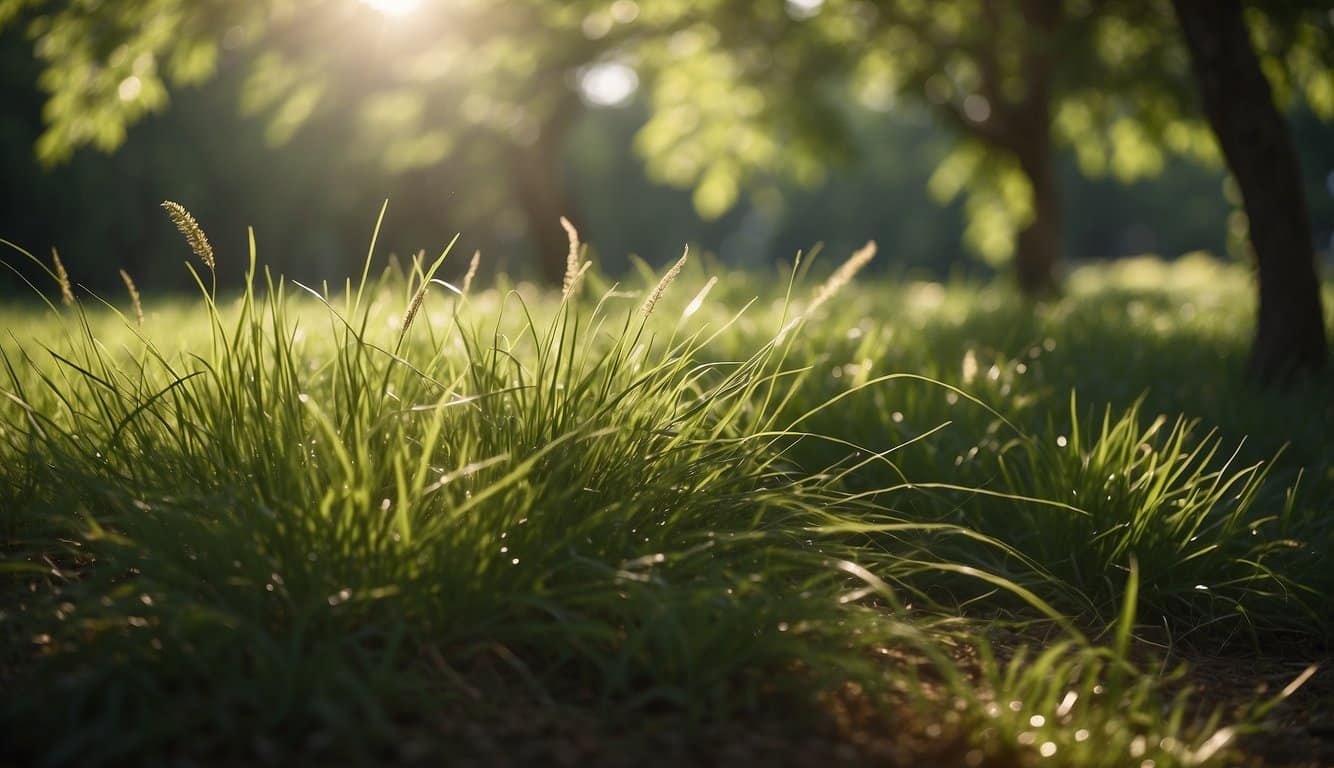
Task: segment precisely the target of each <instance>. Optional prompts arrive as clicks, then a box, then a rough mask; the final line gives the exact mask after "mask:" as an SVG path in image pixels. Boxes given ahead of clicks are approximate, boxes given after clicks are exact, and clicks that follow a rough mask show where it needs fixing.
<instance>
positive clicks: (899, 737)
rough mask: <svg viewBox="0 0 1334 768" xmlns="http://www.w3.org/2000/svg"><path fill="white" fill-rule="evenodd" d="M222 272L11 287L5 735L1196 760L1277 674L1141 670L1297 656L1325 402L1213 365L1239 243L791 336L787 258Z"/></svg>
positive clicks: (864, 299) (256, 754) (136, 757)
mask: <svg viewBox="0 0 1334 768" xmlns="http://www.w3.org/2000/svg"><path fill="white" fill-rule="evenodd" d="M219 258H220V260H224V261H225V260H226V259H227V258H228V257H227V255H220V257H219ZM15 259H16V261H15V262H14V263H15V264H18V263H21V262H23V261H25V257H24V256H23V255H18V256H16V257H15ZM254 265H255V257H254V254H253V253H252V254H251V270H250V276H249V279H248V282H247V287H246V289H245V290H244V292H242V293H241V294H240V295H237V296H220V297H218V299H217V300H216V301H215V300H214V299H213V295H212V291H211V289H209V288H206V287H205V286H208V285H211V282H210V280H209V277H210V276H209V275H204V276H202V277H203V279H201V281H200V285H201V290H202V291H203V296H202V298H201V299H197V300H194V301H187V300H174V301H170V302H162V303H157V304H150V305H149V306H148V308H147V309H148V313H147V319H146V322H145V324H144V327H143V328H142V329H140V328H138V327H136V324H135V321H134V320H133V313H132V312H131V311H130V310H129V309H128V308H125V309H123V310H121V311H117V309H116V308H115V307H114V306H112V304H115V303H120V302H114V301H113V302H112V304H106V303H104V302H102V301H101V300H100V299H98V298H96V297H91V296H84V297H83V298H82V299H81V301H80V302H79V303H78V304H76V305H74V306H69V307H56V306H50V307H49V308H45V309H42V310H40V311H39V310H36V309H27V310H0V324H3V325H4V326H5V327H7V328H8V329H10V333H9V334H7V335H6V337H5V338H4V339H3V340H0V352H3V363H4V370H3V372H2V373H3V375H0V394H3V397H2V398H0V467H2V469H0V531H3V541H4V548H3V552H2V554H3V559H0V610H2V611H3V614H2V615H0V618H2V621H3V633H2V634H0V681H2V684H3V687H4V688H5V689H6V690H7V691H10V692H12V693H11V695H9V696H7V697H6V700H5V701H4V703H3V704H2V705H0V711H2V712H3V715H2V718H3V719H2V720H0V723H2V724H3V731H4V736H5V741H6V742H7V743H9V744H12V745H14V747H15V749H16V750H17V752H18V753H19V754H21V755H23V756H25V757H26V758H28V759H29V760H31V761H33V762H36V763H39V764H50V765H61V764H78V765H93V764H122V763H127V762H128V763H136V764H138V763H152V762H172V761H192V762H196V763H202V764H228V763H232V762H237V763H241V762H245V763H249V762H255V761H258V762H282V763H285V762H292V761H296V762H318V761H325V760H330V759H334V760H338V761H346V762H366V763H385V762H397V761H402V762H411V761H413V760H418V759H428V758H430V757H432V756H437V757H438V756H441V755H446V756H447V755H455V756H457V755H461V754H465V753H466V754H472V753H471V752H469V750H472V751H473V752H475V753H476V754H475V755H474V759H476V760H479V761H483V762H486V761H488V756H487V754H486V750H487V749H488V748H486V747H484V746H478V745H479V744H483V743H491V742H494V741H495V740H496V739H497V738H499V739H500V740H501V745H502V747H503V748H507V749H510V750H512V751H511V752H510V755H509V756H510V757H511V758H512V759H518V758H516V757H515V756H516V755H521V754H527V753H525V752H523V751H522V748H523V746H524V743H526V742H523V741H522V740H519V741H518V742H514V743H508V744H507V743H506V742H505V740H504V738H502V737H501V736H499V734H504V733H507V731H506V728H507V727H510V726H506V725H505V724H506V723H507V722H510V721H511V720H513V719H515V718H518V719H521V720H522V719H538V720H541V719H542V718H552V717H554V718H556V719H557V720H561V719H562V718H564V719H566V720H573V721H577V722H581V723H592V725H585V726H579V728H582V729H584V730H589V729H591V731H592V732H593V733H594V734H595V738H596V739H601V740H602V741H603V742H605V743H608V744H617V745H619V746H618V747H617V749H623V750H628V751H635V750H639V751H641V752H643V754H644V756H645V757H646V758H650V757H653V756H654V755H655V754H658V755H661V754H665V753H662V752H661V748H660V746H655V744H656V743H657V742H655V741H654V739H655V738H658V737H656V736H654V734H655V733H657V732H658V731H660V730H661V729H663V728H667V729H668V730H669V731H671V732H673V733H675V734H677V736H675V737H673V739H675V741H676V742H681V743H690V742H692V741H694V742H698V743H700V744H706V743H714V742H717V743H719V744H721V745H722V746H720V747H719V749H724V748H727V747H728V745H729V744H730V743H731V742H734V741H735V738H734V737H733V736H728V735H727V734H731V733H733V731H729V730H728V729H729V728H735V729H739V732H751V731H756V730H758V729H761V728H762V727H764V726H768V725H774V724H779V726H780V733H781V737H780V739H779V741H780V743H782V742H790V743H792V744H798V743H802V742H806V741H812V740H814V741H818V740H819V739H825V740H827V741H831V742H833V743H838V744H840V745H842V746H847V747H849V748H853V749H861V750H869V751H868V752H866V755H867V759H872V758H873V757H874V756H875V755H876V754H880V753H876V752H875V751H874V748H875V745H876V744H880V745H881V746H883V747H884V749H887V750H890V752H891V753H894V754H897V755H898V759H900V760H911V759H917V760H922V761H927V762H931V761H937V762H941V763H955V764H959V763H962V764H969V765H971V764H994V765H1012V764H1018V765H1026V764H1031V763H1034V762H1037V761H1042V760H1045V761H1046V762H1048V763H1050V764H1059V765H1072V766H1099V765H1106V766H1123V765H1131V764H1140V762H1141V761H1144V762H1143V764H1144V765H1146V766H1147V765H1150V763H1149V762H1147V761H1149V760H1152V761H1153V762H1152V765H1156V766H1170V765H1197V764H1223V763H1224V762H1225V761H1227V760H1228V759H1230V758H1229V755H1230V754H1232V750H1234V749H1235V748H1236V744H1237V741H1236V739H1235V738H1234V737H1235V736H1236V735H1238V734H1243V735H1244V734H1245V733H1247V732H1248V731H1253V730H1256V729H1259V728H1262V727H1263V725H1264V722H1265V719H1264V716H1265V715H1266V714H1267V713H1269V712H1270V709H1271V707H1272V705H1273V704H1274V703H1275V700H1274V698H1273V694H1272V693H1271V694H1269V695H1268V696H1269V697H1268V698H1265V697H1260V698H1256V699H1255V700H1254V701H1250V702H1246V701H1240V702H1232V703H1231V704H1236V705H1238V706H1240V708H1238V707H1237V706H1229V707H1228V708H1226V709H1224V708H1220V706H1219V705H1220V702H1219V701H1218V700H1210V699H1207V698H1202V697H1201V696H1199V695H1197V694H1195V693H1193V692H1192V686H1191V683H1192V682H1193V681H1192V678H1191V676H1190V673H1189V672H1188V671H1187V670H1186V669H1185V668H1182V669H1181V670H1180V671H1178V672H1175V673H1172V674H1166V673H1164V672H1163V670H1165V669H1177V668H1178V667H1179V666H1180V654H1181V652H1182V651H1183V650H1187V651H1191V652H1201V651H1207V652H1210V653H1217V652H1236V653H1251V652H1254V651H1256V650H1260V651H1264V652H1270V653H1275V652H1283V653H1287V654H1288V655H1287V657H1286V658H1287V660H1289V661H1308V660H1309V659H1307V658H1306V657H1305V656H1303V655H1301V654H1297V653H1296V652H1294V651H1292V648H1294V647H1298V646H1301V645H1305V646H1307V647H1311V646H1324V647H1328V641H1329V639H1330V632H1331V626H1330V624H1329V622H1330V619H1329V617H1330V616H1331V615H1334V611H1331V610H1330V607H1331V606H1330V595H1331V593H1332V592H1334V581H1332V580H1331V575H1330V573H1329V569H1327V568H1322V567H1321V564H1322V562H1324V561H1325V560H1326V559H1327V558H1328V556H1329V554H1330V552H1331V544H1332V543H1334V527H1332V526H1334V523H1331V519H1334V518H1332V517H1331V515H1330V512H1331V507H1332V506H1334V504H1331V501H1332V500H1334V468H1332V464H1334V462H1331V461H1330V459H1331V448H1330V447H1329V443H1328V441H1327V439H1326V437H1325V436H1326V435H1328V434H1329V433H1330V431H1331V428H1334V417H1331V411H1330V405H1329V401H1328V395H1327V393H1328V391H1329V385H1330V381H1329V377H1328V375H1326V377H1325V378H1324V379H1322V380H1320V381H1315V382H1311V383H1309V384H1308V385H1307V386H1306V388H1305V389H1303V390H1300V391H1297V392H1294V393H1286V394H1279V393H1261V392H1255V391H1252V390H1250V389H1247V388H1246V387H1245V386H1244V385H1242V384H1241V383H1240V382H1239V379H1240V369H1241V360H1242V359H1243V357H1244V352H1245V344H1246V334H1247V328H1248V327H1249V323H1250V318H1251V315H1252V313H1251V309H1250V304H1249V302H1250V300H1251V299H1250V289H1249V287H1248V285H1247V279H1246V277H1245V275H1244V274H1242V273H1241V272H1240V271H1239V270H1237V269H1235V268H1232V267H1227V266H1220V265H1217V264H1214V263H1212V262H1205V261H1200V260H1185V261H1182V262H1179V263H1175V264H1161V263H1158V262H1149V261H1142V262H1132V263H1126V264H1120V265H1116V266H1109V267H1098V268H1085V269H1083V270H1080V271H1079V272H1077V273H1076V274H1074V275H1073V276H1072V279H1071V282H1070V290H1069V294H1068V295H1067V296H1066V297H1065V298H1064V299H1063V300H1061V301H1060V302H1057V303H1055V304H1053V305H1050V306H1044V307H1037V308H1033V307H1028V306H1025V305H1023V304H1022V303H1020V302H1019V301H1018V300H1017V299H1015V298H1013V297H1012V296H1010V294H1009V293H1008V292H1007V291H1006V290H1005V289H1004V288H1001V287H994V286H977V285H971V284H962V283H960V284H950V285H945V286H941V285H937V284H934V283H911V282H908V283H905V282H901V281H899V282H888V281H884V280H876V279H870V280H862V281H860V282H854V283H852V284H849V285H847V286H845V287H844V288H843V290H842V291H841V293H839V294H838V296H837V297H836V298H835V299H834V300H832V301H830V302H828V303H826V304H825V305H824V306H822V307H820V308H819V309H818V310H817V311H816V312H815V313H813V314H811V315H809V316H806V315H802V313H803V312H804V311H805V308H806V307H807V305H808V303H809V297H810V296H811V295H812V294H813V293H814V292H815V291H816V288H817V285H818V280H817V279H815V278H814V277H808V276H807V275H806V272H807V270H808V269H813V270H814V271H816V272H824V271H826V270H823V269H822V268H821V266H820V264H818V263H817V264H816V265H815V266H814V267H810V265H809V264H803V265H801V267H800V268H798V269H797V270H795V271H794V272H793V273H792V274H791V275H790V276H789V274H788V273H779V274H775V275H758V276H757V275H753V274H752V275H742V274H736V273H727V272H719V273H718V274H717V277H718V281H717V283H716V285H715V286H714V287H713V288H712V291H711V292H709V293H708V294H707V296H703V295H702V294H701V291H702V289H705V288H706V280H707V279H708V277H709V274H708V273H709V272H710V271H711V270H709V269H707V268H700V267H698V266H697V265H691V267H690V268H688V269H687V270H686V272H685V273H684V275H683V276H682V277H681V279H680V280H678V281H677V282H676V283H675V284H672V285H671V286H669V287H668V288H667V291H666V293H665V295H664V296H663V297H662V299H661V300H660V301H659V302H657V304H656V306H655V307H654V308H653V312H652V313H651V315H650V316H649V317H648V318H647V319H645V318H644V317H643V316H642V314H641V312H640V307H641V304H642V302H643V301H644V299H645V296H646V295H648V294H649V293H650V292H651V291H652V288H653V285H654V283H655V282H656V279H657V278H656V277H654V276H653V275H651V274H645V275H641V276H640V277H639V278H637V279H633V280H631V281H630V282H629V283H628V284H624V285H611V284H608V283H607V282H606V281H605V280H604V279H603V278H601V277H599V276H597V275H596V273H593V274H591V275H589V276H588V277H586V278H585V280H586V283H585V284H584V285H582V286H581V287H580V288H579V290H578V291H576V292H575V293H574V294H573V295H571V296H570V297H568V298H566V299H562V297H561V296H560V295H558V294H556V295H551V294H544V293H541V292H538V291H535V290H533V289H532V288H531V287H530V286H525V285H520V286H517V287H515V288H511V287H508V286H506V285H505V284H504V281H503V279H502V281H501V282H502V285H501V286H500V287H496V288H493V289H490V290H485V291H474V292H472V293H471V294H470V295H467V296H463V295H459V294H458V293H457V291H452V290H450V287H449V286H447V285H444V284H442V283H439V282H429V280H430V278H432V277H433V276H434V275H435V274H436V272H435V269H436V267H438V266H439V262H437V263H436V264H434V265H430V266H428V265H426V264H425V263H422V262H415V263H414V265H413V266H412V268H411V269H410V270H408V272H407V274H404V272H403V271H402V270H398V269H390V270H387V271H386V272H385V273H384V275H383V276H382V277H380V278H379V279H378V280H369V281H368V280H365V279H364V278H363V279H362V280H361V281H360V282H359V283H358V284H352V283H349V284H348V285H346V286H345V287H344V289H343V290H339V291H330V290H329V289H327V288H322V289H319V290H308V289H307V290H303V289H302V288H300V287H298V286H296V285H294V284H292V283H290V282H286V281H283V280H282V279H280V278H278V277H277V276H271V275H268V274H267V273H264V272H262V271H260V270H257V269H256V268H255V266H254ZM446 266H447V267H450V266H452V265H449V264H448V262H446ZM712 271H715V272H717V270H712ZM789 278H790V279H789ZM75 279H76V280H77V276H75ZM423 284H425V285H429V286H431V287H432V290H431V292H430V293H429V294H427V295H426V296H425V299H424V301H423V303H422V305H421V307H420V310H419V311H417V312H415V317H413V319H412V322H411V324H410V327H408V328H407V329H406V330H405V329H404V328H403V321H404V319H405V315H408V314H410V313H409V307H410V306H412V305H413V304H414V298H415V297H416V296H417V295H418V292H419V291H418V289H419V288H420V286H422V285H423ZM47 287H50V288H52V290H51V291H48V292H49V293H51V294H52V295H55V291H54V286H43V288H47ZM312 294H314V295H312ZM692 299H698V300H696V301H692ZM122 312H124V314H122ZM1159 414H1163V415H1162V416H1160V415H1159ZM1285 446H1286V447H1285ZM1280 449H1282V450H1281V451H1280ZM1276 649H1277V650H1276ZM853 711H855V712H857V713H860V714H858V715H856V716H852V715H849V714H848V713H849V712H853ZM534 713H541V714H540V716H539V714H534ZM664 723H665V724H666V725H663V724H664ZM784 723H787V724H789V726H786V727H783V726H781V724H784ZM720 729H721V730H720ZM520 730H522V729H520ZM557 730H559V729H557ZM477 733H481V734H483V737H479V736H477ZM488 733H489V734H492V737H485V735H486V734H488ZM720 733H722V734H724V735H722V736H720V735H718V734H720ZM469 734H472V735H469ZM868 734H871V735H872V736H874V738H869V739H868V738H867V735H868ZM488 738H489V739H490V742H488ZM542 738H546V737H545V736H543V737H542ZM537 740H540V739H539V738H538V736H536V735H533V734H531V733H530V734H529V738H528V741H537ZM886 740H888V742H889V744H888V745H887V746H885V745H884V742H885V741H886ZM844 742H846V743H844ZM552 749H553V750H556V751H555V752H554V753H551V754H537V755H535V756H532V757H531V758H530V759H529V761H531V762H534V763H548V762H551V761H552V759H553V758H552V754H557V755H560V754H564V753H561V752H560V751H559V749H557V748H556V747H553V748H552ZM894 750H897V752H894ZM539 752H540V750H539ZM711 754H712V753H711ZM724 754H730V753H726V752H725V751H720V752H718V753H716V755H715V757H716V761H722V759H723V755H724ZM776 754H777V755H778V758H779V759H781V758H782V757H783V756H784V755H786V756H788V757H790V756H791V754H792V753H791V752H790V751H789V749H788V748H787V747H780V748H779V749H778V750H777V752H776ZM886 754H888V753H886ZM913 756H915V758H914V757H913ZM603 757H604V758H607V757H608V755H607V754H606V752H605V750H604V752H603ZM611 757H615V756H614V755H612V756H611ZM881 758H882V759H883V755H881ZM691 759H693V760H695V761H706V762H707V761H713V760H714V758H711V757H709V756H707V755H706V756H700V755H699V754H697V753H696V754H695V756H694V757H693V758H691ZM613 762H614V761H613Z"/></svg>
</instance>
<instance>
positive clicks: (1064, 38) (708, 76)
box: [640, 0, 1334, 263]
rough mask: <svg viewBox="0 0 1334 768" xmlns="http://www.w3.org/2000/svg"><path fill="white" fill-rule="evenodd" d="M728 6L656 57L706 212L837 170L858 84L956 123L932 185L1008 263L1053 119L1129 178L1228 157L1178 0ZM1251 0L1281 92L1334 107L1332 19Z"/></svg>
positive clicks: (654, 124) (649, 145)
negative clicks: (1205, 112)
mask: <svg viewBox="0 0 1334 768" xmlns="http://www.w3.org/2000/svg"><path fill="white" fill-rule="evenodd" d="M722 5H723V6H724V8H725V9H726V10H722V11H719V12H718V13H716V14H715V16H714V18H711V19H709V20H708V21H705V22H701V23H700V24H699V25H697V26H696V27H695V28H693V29H692V30H691V31H690V33H689V34H691V35H692V37H691V38H690V41H693V42H683V41H682V39H681V35H677V36H675V37H673V38H672V39H671V40H670V41H669V42H668V44H667V46H666V52H665V53H662V54H659V55H656V56H652V57H651V58H650V65H652V63H654V62H656V63H658V64H659V65H660V66H659V70H660V71H659V72H658V75H657V77H656V79H655V84H654V103H655V111H654V115H653V117H652V119H651V120H650V121H649V123H648V124H647V125H646V126H645V128H644V131H643V133H642V134H641V137H640V148H641V149H642V150H643V151H644V152H645V154H646V155H647V156H648V160H649V164H650V168H651V169H653V170H654V172H655V173H656V175H657V177H658V178H661V179H663V180H665V181H668V182H671V183H677V184H683V185H692V186H694V188H695V190H696V196H697V197H696V199H697V202H698V203H699V204H700V206H701V211H702V212H705V213H712V214H716V213H718V212H721V211H723V210H726V208H727V207H728V206H729V205H731V204H732V203H733V202H734V201H735V200H736V198H737V195H738V194H739V192H740V190H741V189H743V188H744V187H745V186H746V185H748V184H749V185H753V186H758V187H759V188H761V189H763V188H766V187H767V186H768V185H769V184H770V183H771V182H770V178H771V177H772V176H773V175H774V174H775V173H779V174H787V175H788V176H790V177H791V178H795V179H798V180H806V181H815V180H818V179H819V178H821V169H822V168H824V167H825V166H826V164H828V163H829V162H830V161H831V160H835V161H837V160H838V159H839V158H841V157H846V155H847V153H848V152H849V151H850V150H852V149H853V146H851V145H850V144H849V143H848V142H847V140H846V139H847V136H848V134H847V132H846V131H845V130H844V128H843V125H844V124H845V122H846V118H845V117H844V112H845V111H846V110H845V109H844V108H843V107H842V106H841V102H842V101H844V100H845V99H846V98H847V96H848V95H851V97H852V98H853V99H855V100H856V101H857V102H859V103H860V104H861V105H863V106H864V107H867V108H870V109H874V110H879V111H889V110H892V109H895V108H897V104H898V102H899V101H900V100H904V99H907V100H916V101H919V102H921V103H925V104H927V105H928V106H930V107H932V108H933V110H934V111H935V112H936V114H937V115H939V116H940V118H941V121H942V124H943V125H945V126H946V127H948V128H952V129H953V131H952V133H953V136H954V138H955V140H956V144H955V147H954V151H953V152H952V153H951V154H950V155H949V156H948V157H946V158H945V159H944V160H943V161H942V162H941V164H940V166H939V167H938V169H937V171H936V174H935V175H934V176H933V178H932V179H931V182H930V185H929V189H930V192H931V194H932V196H933V197H935V198H936V199H937V200H939V201H942V202H948V201H950V200H953V199H955V198H959V197H962V198H963V199H964V205H965V209H966V211H967V213H968V217H969V226H968V227H967V229H966V230H965V239H966V240H967V242H968V243H969V244H970V245H971V246H972V247H973V248H974V249H976V250H977V251H978V252H979V253H980V254H981V255H982V256H983V257H985V258H986V259H987V260H988V261H990V262H993V263H1000V262H1003V261H1005V260H1007V259H1008V258H1009V257H1010V256H1011V254H1012V253H1013V249H1014V238H1015V233H1016V232H1017V231H1018V230H1019V229H1021V228H1023V227H1024V226H1025V225H1026V224H1027V223H1028V222H1029V221H1030V220H1031V219H1032V218H1033V216H1034V209H1033V198H1032V187H1031V179H1030V178H1028V177H1027V175H1026V173H1025V171H1024V170H1023V169H1021V168H1020V166H1019V163H1018V162H1017V158H1016V152H1018V151H1019V150H1020V148H1021V145H1022V144H1023V143H1024V142H1027V141H1032V139H1033V137H1036V136H1037V135H1039V134H1045V133H1046V132H1047V131H1048V130H1050V131H1051V133H1052V136H1053V138H1054V139H1055V141H1056V142H1057V143H1058V145H1064V146H1068V147H1069V148H1070V149H1071V150H1072V151H1073V153H1074V155H1075V156H1076V157H1077V158H1078V161H1079V167H1080V170H1081V171H1082V172H1083V173H1084V174H1085V175H1087V176H1090V177H1093V178H1099V177H1102V176H1106V175H1110V176H1112V177H1114V178H1115V179H1117V180H1118V181H1120V182H1122V183H1130V182H1134V181H1136V180H1139V179H1143V178H1146V177H1154V176H1157V175H1159V174H1160V173H1162V171H1163V169H1164V167H1165V165H1166V163H1167V162H1168V161H1169V158H1170V157H1171V156H1174V155H1175V156H1180V157H1184V158H1189V159H1191V160H1194V161H1197V162H1201V163H1204V164H1206V165H1210V166H1217V165H1218V162H1219V155H1218V151H1217V148H1216V147H1215V145H1214V141H1213V137H1212V135H1211V134H1210V132H1209V129H1208V127H1207V126H1206V125H1205V124H1204V123H1203V121H1202V120H1201V118H1200V117H1199V115H1198V113H1197V110H1196V108H1195V104H1194V96H1193V85H1192V83H1191V78H1190V71H1189V59H1188V57H1187V54H1186V51H1185V49H1184V47H1183V45H1182V44H1181V42H1180V41H1179V40H1178V33H1177V31H1176V28H1175V21H1174V19H1173V16H1172V9H1171V6H1170V4H1169V3H1166V2H1150V3H1133V4H1118V3H1084V2H1067V3H1055V4H1041V3H1031V2H1023V1H1015V2H991V1H989V0H960V1H959V2H948V3H924V2H915V1H914V2H907V1H904V0H884V1H883V2H866V1H864V0H823V1H821V2H789V3H786V4H785V9H784V8H780V7H779V6H778V4H762V5H755V4H752V3H740V2H738V3H730V4H729V3H723V4H722ZM1044 8H1045V9H1046V10H1041V9H1044ZM1249 11H1250V13H1249V19H1250V22H1251V24H1252V26H1253V28H1254V36H1255V43H1256V45H1257V47H1258V48H1259V52H1260V54H1261V57H1262V59H1263V62H1264V66H1265V70H1266V72H1267V73H1268V74H1269V76H1270V79H1271V81H1273V82H1274V84H1275V86H1276V89H1277V91H1278V97H1279V100H1280V102H1281V104H1283V105H1284V106H1285V107H1291V106H1293V105H1295V104H1305V105H1307V106H1308V107H1309V108H1310V109H1311V110H1312V111H1313V112H1315V114H1317V115H1318V116H1319V117H1320V118H1321V119H1322V120H1324V121H1329V120H1331V119H1334V85H1331V84H1332V83H1334V61H1331V59H1330V54H1329V51H1330V50H1334V44H1331V37H1334V26H1332V25H1334V21H1331V19H1330V18H1329V17H1328V15H1327V14H1326V13H1325V12H1324V11H1322V10H1318V9H1304V8H1299V7H1298V5H1297V4H1285V5H1280V6H1278V7H1270V6H1265V7H1264V8H1260V7H1259V6H1256V7H1253V8H1251V9H1249ZM1048 16H1050V18H1049V17H1048ZM683 58H684V61H683V60H682V59H683ZM1039 89H1041V92H1039Z"/></svg>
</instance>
